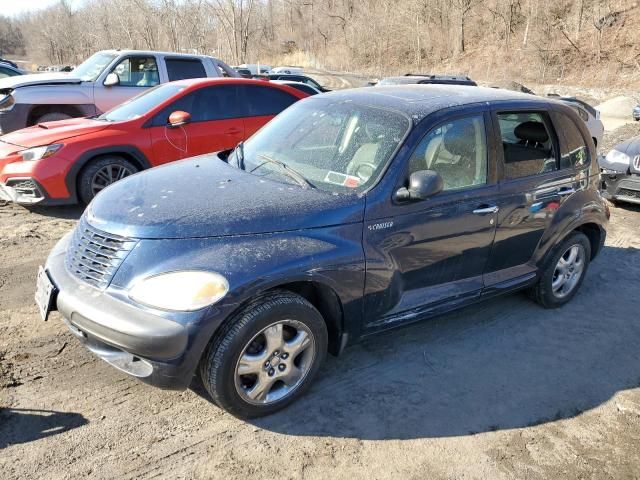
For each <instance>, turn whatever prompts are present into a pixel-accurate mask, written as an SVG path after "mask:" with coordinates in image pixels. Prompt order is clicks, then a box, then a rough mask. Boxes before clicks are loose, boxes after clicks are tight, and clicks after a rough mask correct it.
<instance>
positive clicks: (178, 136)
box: [150, 85, 245, 164]
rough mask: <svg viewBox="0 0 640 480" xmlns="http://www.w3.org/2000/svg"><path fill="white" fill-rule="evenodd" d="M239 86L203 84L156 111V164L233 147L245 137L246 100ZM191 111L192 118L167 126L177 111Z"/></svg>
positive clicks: (154, 137) (154, 149)
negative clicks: (179, 123) (182, 123)
mask: <svg viewBox="0 0 640 480" xmlns="http://www.w3.org/2000/svg"><path fill="white" fill-rule="evenodd" d="M240 88H241V87H239V86H238V85H215V86H207V87H202V88H200V89H198V90H195V91H192V92H190V93H187V94H186V95H184V96H183V97H181V98H179V99H178V100H176V101H175V102H173V103H172V104H171V105H170V106H168V107H166V108H165V109H163V110H162V111H161V112H160V113H159V114H157V115H156V116H155V117H154V118H153V120H152V123H151V133H150V134H151V141H152V143H153V153H154V160H155V162H154V164H162V163H167V162H171V161H173V160H178V159H181V158H188V157H193V156H195V155H202V154H204V153H210V152H215V151H218V150H226V149H230V148H234V147H235V146H236V145H237V144H238V143H239V142H240V141H242V140H243V139H244V138H245V128H244V122H243V116H244V114H245V107H244V102H243V101H242V99H241V97H240ZM178 110H180V111H184V112H188V113H189V114H190V115H191V121H190V122H189V123H187V124H186V125H183V126H181V127H177V128H171V127H170V126H168V119H169V116H170V115H171V113H173V112H175V111H178Z"/></svg>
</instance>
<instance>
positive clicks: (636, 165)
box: [633, 155, 640, 170]
mask: <svg viewBox="0 0 640 480" xmlns="http://www.w3.org/2000/svg"><path fill="white" fill-rule="evenodd" d="M633 169H634V170H640V155H636V156H635V157H634V158H633Z"/></svg>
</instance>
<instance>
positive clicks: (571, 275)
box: [531, 232, 591, 308]
mask: <svg viewBox="0 0 640 480" xmlns="http://www.w3.org/2000/svg"><path fill="white" fill-rule="evenodd" d="M590 259H591V243H590V242H589V239H588V238H587V236H586V235H585V234H583V233H580V232H574V233H572V234H571V235H569V236H568V237H567V238H566V239H565V240H564V241H563V242H562V243H561V244H560V245H559V246H558V247H557V248H556V249H555V250H554V253H553V255H552V256H551V257H550V258H549V260H548V261H547V262H546V263H545V266H544V267H543V269H542V272H541V275H540V279H539V280H538V283H537V284H536V285H535V286H534V287H533V288H532V290H531V293H532V296H533V298H534V300H536V302H538V303H539V304H540V305H542V306H543V307H545V308H557V307H560V306H562V305H564V304H565V303H567V302H569V300H571V299H572V298H573V296H574V295H575V294H576V293H577V291H578V289H579V288H580V285H582V281H583V280H584V277H585V275H586V273H587V269H588V267H589V261H590Z"/></svg>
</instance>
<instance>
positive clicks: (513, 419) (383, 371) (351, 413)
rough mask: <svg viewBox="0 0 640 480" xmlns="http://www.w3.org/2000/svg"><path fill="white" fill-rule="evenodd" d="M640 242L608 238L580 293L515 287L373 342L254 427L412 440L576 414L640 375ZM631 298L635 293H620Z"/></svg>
mask: <svg viewBox="0 0 640 480" xmlns="http://www.w3.org/2000/svg"><path fill="white" fill-rule="evenodd" d="M638 291H640V251H639V250H637V249H626V248H613V247H607V248H605V250H604V251H603V252H602V254H601V255H600V256H599V257H598V259H597V260H596V261H595V262H594V263H593V264H592V265H591V268H590V270H589V272H588V276H587V279H586V281H585V283H584V284H583V286H582V289H581V291H580V292H579V293H578V295H577V296H576V297H575V298H574V300H573V301H572V302H571V303H570V304H568V305H566V306H565V307H563V308H560V309H556V310H544V309H542V308H541V307H539V306H537V305H536V304H534V303H532V302H531V301H530V300H529V299H528V298H526V297H525V296H524V295H521V294H516V295H511V296H507V297H504V298H501V299H496V300H494V301H490V302H487V303H482V304H479V305H477V306H475V307H470V308H468V309H466V310H463V311H461V312H458V313H455V314H450V315H447V316H444V317H440V318H437V319H433V320H431V321H427V322H423V323H420V324H416V325H413V326H411V327H407V328H404V329H402V330H396V331H395V332H389V333H387V334H383V335H380V336H377V337H375V338H373V339H370V340H366V341H364V342H363V343H361V344H360V345H358V346H355V347H352V348H349V349H347V351H346V352H345V354H344V355H343V356H341V357H340V358H338V359H333V358H331V359H329V361H328V362H327V364H326V366H325V368H324V369H323V372H322V374H321V378H320V379H319V381H317V382H316V384H315V385H314V386H313V388H312V389H311V391H310V392H309V393H308V394H307V395H306V396H304V397H303V398H301V399H300V400H299V401H297V402H296V403H294V404H293V405H291V406H290V407H289V408H287V409H285V410H283V411H281V412H279V413H277V414H275V415H273V416H270V417H266V418H263V419H258V420H254V421H253V422H252V423H254V424H255V425H256V426H259V427H260V428H264V429H267V430H271V431H275V432H279V433H283V434H288V435H314V436H331V437H352V438H359V439H412V438H425V437H446V436H463V435H472V434H474V433H479V432H487V431H494V430H502V429H511V428H520V427H527V426H533V425H537V424H541V423H545V422H549V421H554V420H559V419H563V418H568V417H573V416H575V415H578V414H579V413H581V412H583V411H585V410H588V409H591V408H594V407H597V406H598V405H600V404H602V403H603V402H606V401H607V400H609V399H611V397H612V396H613V395H614V394H616V393H617V392H620V391H622V390H625V389H630V388H634V387H638V386H639V385H640V348H638V345H640V322H639V321H638V314H637V305H635V306H634V305H633V302H630V301H629V300H628V299H629V298H633V297H634V296H635V295H636V294H637V292H638ZM622 298H626V299H627V300H626V301H621V299H622Z"/></svg>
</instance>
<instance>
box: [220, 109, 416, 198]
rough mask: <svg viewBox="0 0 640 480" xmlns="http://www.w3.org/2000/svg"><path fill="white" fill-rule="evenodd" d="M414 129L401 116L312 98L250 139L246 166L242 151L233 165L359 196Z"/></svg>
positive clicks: (232, 161)
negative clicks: (241, 159) (300, 179)
mask: <svg viewBox="0 0 640 480" xmlns="http://www.w3.org/2000/svg"><path fill="white" fill-rule="evenodd" d="M410 128H411V121H410V120H409V119H408V118H407V117H405V116H404V115H402V114H401V113H398V112H394V111H390V110H385V109H380V108H376V107H372V106H366V105H358V104H355V103H353V102H348V103H347V102H340V101H335V100H331V99H322V98H321V97H310V98H309V99H306V100H303V101H301V102H298V103H296V104H295V105H293V106H291V107H290V108H288V109H287V110H285V111H284V112H283V113H281V114H280V115H278V116H277V117H276V118H275V119H273V120H272V121H271V122H269V123H268V124H267V125H266V126H265V127H263V128H262V129H261V130H259V131H258V133H256V134H255V135H254V136H253V137H251V138H250V139H249V140H247V142H246V143H245V144H244V148H243V150H244V162H241V161H239V160H240V159H239V157H238V154H237V151H236V153H235V154H234V155H233V157H232V158H231V159H230V163H231V164H234V163H235V164H236V165H238V166H243V167H244V169H245V170H246V171H247V172H251V173H253V174H254V175H259V176H264V177H268V178H273V179H276V180H278V181H285V182H288V183H300V182H297V181H296V178H298V179H299V178H300V177H302V178H303V179H304V180H306V182H308V183H309V184H311V185H312V186H313V187H315V188H318V189H321V190H324V191H328V192H332V193H336V194H339V193H358V192H361V191H363V190H365V189H366V188H368V187H370V186H372V185H373V184H374V182H375V181H376V180H377V178H378V177H379V176H380V174H381V173H382V171H383V170H384V168H385V167H386V165H387V164H388V163H389V161H390V160H391V158H392V156H393V154H394V153H395V151H396V149H397V148H398V146H399V145H400V143H401V142H402V141H403V140H404V138H405V136H406V134H407V132H408V130H409V129H410Z"/></svg>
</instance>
